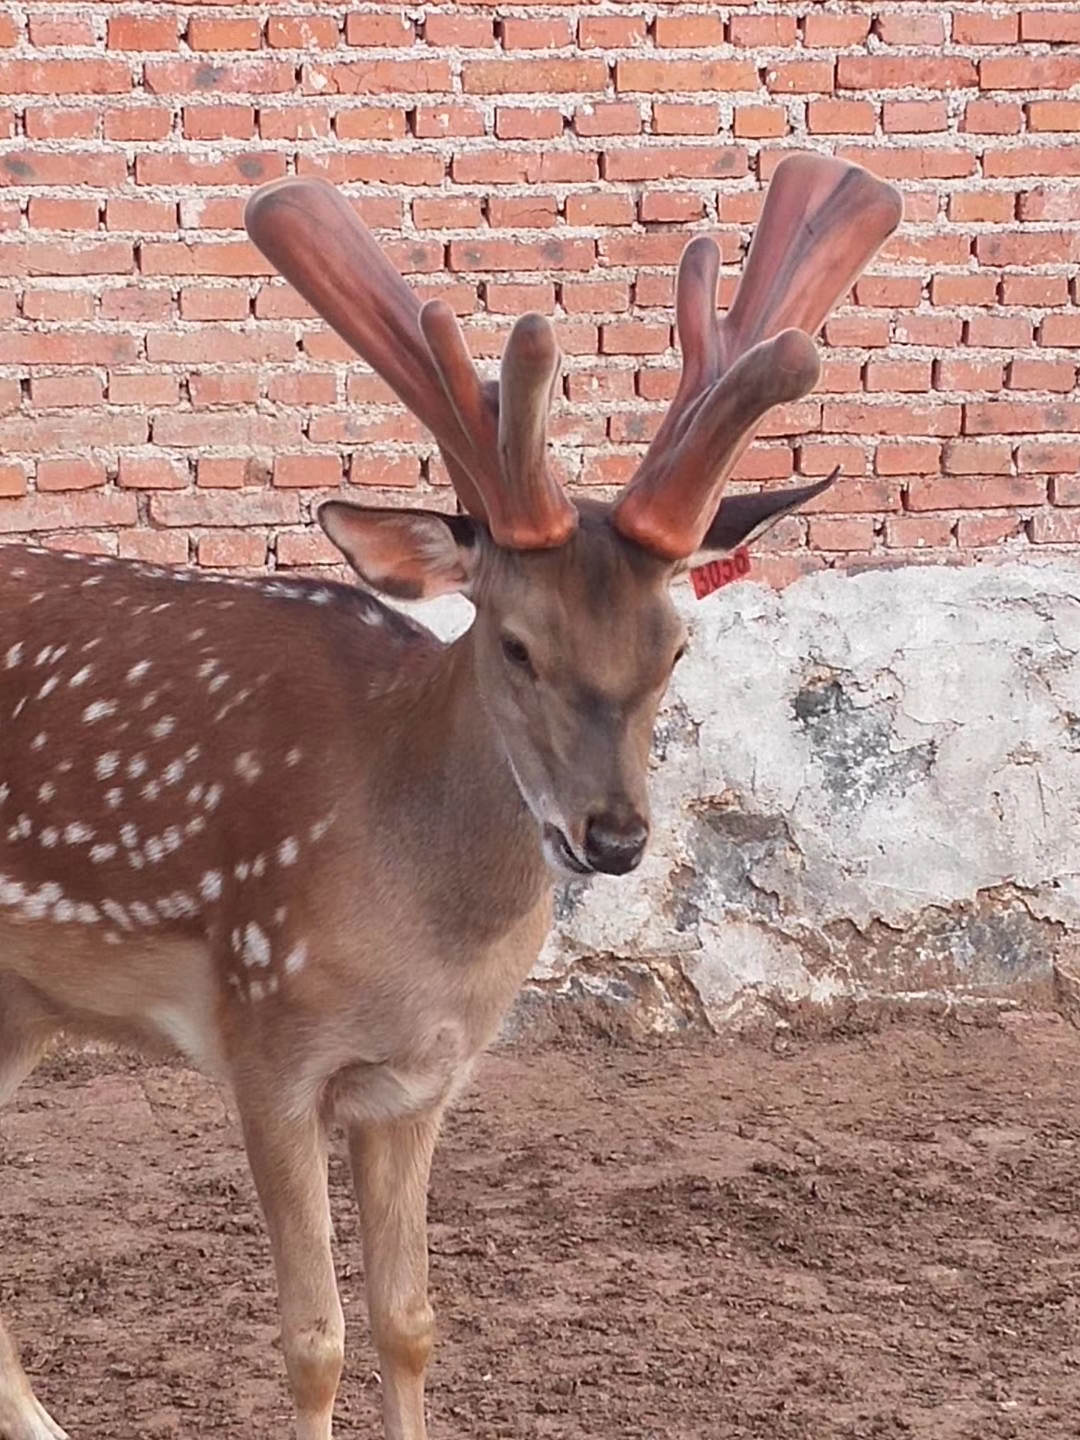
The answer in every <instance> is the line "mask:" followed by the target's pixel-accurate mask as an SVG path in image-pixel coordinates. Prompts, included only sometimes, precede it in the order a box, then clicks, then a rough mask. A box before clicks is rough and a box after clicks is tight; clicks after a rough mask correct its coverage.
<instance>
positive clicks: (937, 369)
mask: <svg viewBox="0 0 1080 1440" xmlns="http://www.w3.org/2000/svg"><path fill="white" fill-rule="evenodd" d="M1004 384H1005V365H1004V363H1003V361H1002V360H987V359H983V358H981V357H980V358H971V357H967V356H964V355H946V356H944V357H943V358H942V359H940V360H935V361H934V389H935V390H941V391H944V392H945V393H955V392H957V391H960V390H963V391H971V392H975V391H982V392H983V393H988V392H989V393H993V392H995V391H998V390H1001V389H1002V388H1003V387H1004Z"/></svg>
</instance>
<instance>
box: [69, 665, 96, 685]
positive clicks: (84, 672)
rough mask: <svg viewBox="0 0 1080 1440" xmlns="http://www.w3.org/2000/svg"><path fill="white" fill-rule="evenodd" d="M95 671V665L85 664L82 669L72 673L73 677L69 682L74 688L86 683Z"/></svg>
mask: <svg viewBox="0 0 1080 1440" xmlns="http://www.w3.org/2000/svg"><path fill="white" fill-rule="evenodd" d="M93 673H94V667H93V666H92V665H84V666H83V667H82V669H81V670H76V671H75V674H74V675H72V677H71V679H70V680H69V681H68V684H69V685H70V686H71V688H72V689H73V690H74V689H76V688H77V687H78V686H80V685H85V684H86V682H87V680H89V679H90V676H91V675H92V674H93Z"/></svg>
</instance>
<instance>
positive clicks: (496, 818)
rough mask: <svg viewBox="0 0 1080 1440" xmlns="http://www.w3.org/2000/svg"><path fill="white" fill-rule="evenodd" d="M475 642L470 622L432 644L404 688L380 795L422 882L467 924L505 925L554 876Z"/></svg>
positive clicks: (391, 713)
mask: <svg viewBox="0 0 1080 1440" xmlns="http://www.w3.org/2000/svg"><path fill="white" fill-rule="evenodd" d="M474 643H475V642H474V639H473V633H472V631H471V630H469V631H467V632H466V633H465V634H464V635H462V636H461V637H460V638H459V639H457V640H456V641H454V642H453V643H452V644H450V645H447V646H444V647H441V648H440V649H439V650H438V651H434V652H428V654H427V655H425V656H424V657H423V659H422V660H421V662H420V663H419V664H418V665H417V666H416V668H415V670H414V671H413V672H412V673H411V674H410V675H409V677H408V679H407V681H405V683H403V684H401V685H400V687H399V688H398V689H397V690H396V691H395V694H394V696H393V703H392V705H391V706H390V707H388V712H387V715H386V727H385V732H384V733H385V734H386V736H387V739H388V744H389V747H390V753H389V754H388V755H386V756H385V761H386V763H385V764H384V766H383V767H382V774H381V775H377V776H375V777H374V785H375V792H376V797H375V798H376V808H377V809H378V810H382V811H383V812H384V813H385V814H386V815H387V820H388V822H389V821H390V819H391V817H392V824H391V823H387V824H386V825H385V826H380V829H381V830H382V832H383V833H385V834H387V835H397V836H400V837H401V840H400V842H399V843H400V844H401V845H403V846H404V847H405V848H406V849H407V850H408V852H409V854H408V857H407V858H408V861H409V862H410V863H409V864H408V870H409V871H410V872H411V874H412V875H413V877H414V880H415V884H416V886H417V888H418V889H419V890H420V891H422V892H427V894H428V896H429V898H430V900H431V901H432V902H433V903H435V904H437V905H438V906H439V907H440V909H442V908H444V907H445V908H447V909H448V910H449V911H450V912H452V916H453V918H455V919H456V921H457V923H458V924H459V925H465V926H467V927H468V928H469V929H470V930H472V929H474V928H475V927H476V925H478V924H479V925H481V926H482V927H483V928H484V929H485V931H487V932H490V933H501V932H503V931H505V930H509V929H510V928H512V927H513V926H514V925H515V924H516V923H517V922H518V921H519V920H520V919H521V918H522V917H523V916H524V915H526V914H527V913H529V912H530V911H531V910H534V909H536V908H537V906H539V905H547V904H548V903H550V896H551V891H552V888H553V885H554V876H553V875H552V872H551V870H550V868H549V867H548V865H547V863H546V862H545V860H544V857H543V853H542V851H541V848H540V834H539V830H538V828H537V824H536V821H535V820H534V819H533V817H532V815H531V814H530V813H529V811H528V808H527V807H526V805H525V802H524V800H523V799H522V797H521V793H520V791H519V790H518V787H517V782H516V781H515V779H514V776H513V772H512V771H511V768H510V765H509V762H508V760H507V758H506V754H505V751H504V749H503V745H502V741H501V739H500V737H499V734H498V730H497V729H496V726H495V723H494V721H493V719H492V717H491V715H490V713H489V712H488V710H487V707H486V706H485V704H484V701H483V697H482V695H481V693H480V691H479V689H478V687H477V684H476V679H475V675H476V670H475V654H474ZM404 775H408V777H409V783H408V784H400V783H397V781H396V780H395V776H404ZM403 821H404V822H405V823H402V822H403ZM402 858H405V857H402ZM448 918H450V917H449V916H448Z"/></svg>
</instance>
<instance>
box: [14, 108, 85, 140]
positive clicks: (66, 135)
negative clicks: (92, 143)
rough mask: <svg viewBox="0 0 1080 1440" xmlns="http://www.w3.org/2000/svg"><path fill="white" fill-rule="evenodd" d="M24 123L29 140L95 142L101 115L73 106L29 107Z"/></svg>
mask: <svg viewBox="0 0 1080 1440" xmlns="http://www.w3.org/2000/svg"><path fill="white" fill-rule="evenodd" d="M24 123H25V126H26V135H27V139H29V140H93V139H94V138H95V137H96V136H97V133H98V126H99V124H100V115H99V112H98V111H97V110H96V109H89V108H87V109H85V110H84V109H81V108H76V107H75V106H72V105H63V106H59V105H57V106H53V105H28V106H27V107H26V113H25V116H24Z"/></svg>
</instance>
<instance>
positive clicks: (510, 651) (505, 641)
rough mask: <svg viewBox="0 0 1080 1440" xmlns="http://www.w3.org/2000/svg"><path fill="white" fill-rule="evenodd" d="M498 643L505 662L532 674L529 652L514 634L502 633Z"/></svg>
mask: <svg viewBox="0 0 1080 1440" xmlns="http://www.w3.org/2000/svg"><path fill="white" fill-rule="evenodd" d="M499 645H500V646H501V648H502V653H503V656H504V657H505V659H506V661H507V664H509V665H512V666H513V667H514V669H515V670H522V671H524V672H525V673H526V674H528V675H532V674H533V665H532V661H531V660H530V659H529V652H528V650H526V648H525V646H524V645H523V644H522V642H521V641H520V640H519V639H518V638H517V636H516V635H504V636H503V637H502V639H501V640H500V641H499Z"/></svg>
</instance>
